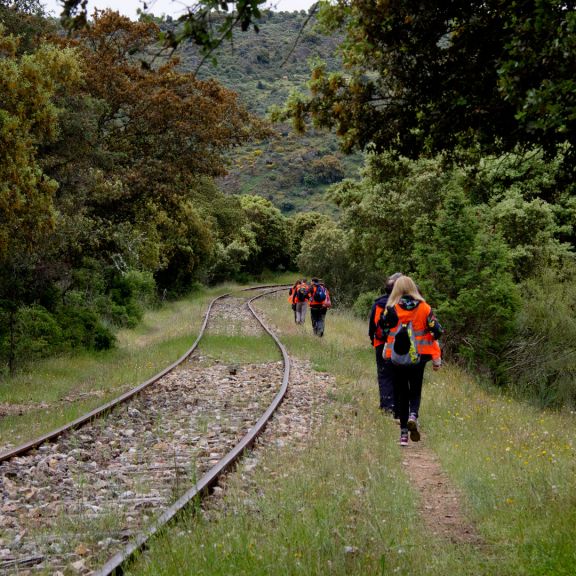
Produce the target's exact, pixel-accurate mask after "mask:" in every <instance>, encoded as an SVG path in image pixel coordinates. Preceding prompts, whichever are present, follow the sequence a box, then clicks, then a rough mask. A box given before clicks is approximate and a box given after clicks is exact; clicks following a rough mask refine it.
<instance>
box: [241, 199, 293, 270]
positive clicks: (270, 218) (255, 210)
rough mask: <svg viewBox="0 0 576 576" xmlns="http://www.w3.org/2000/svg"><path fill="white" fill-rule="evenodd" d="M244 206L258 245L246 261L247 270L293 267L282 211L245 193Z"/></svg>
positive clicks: (286, 227) (242, 200) (263, 200)
mask: <svg viewBox="0 0 576 576" xmlns="http://www.w3.org/2000/svg"><path fill="white" fill-rule="evenodd" d="M240 205H241V207H242V210H243V211H244V214H245V215H246V220H247V225H246V226H247V229H248V230H249V232H250V233H251V235H253V238H254V242H255V245H256V250H255V251H254V252H252V253H251V254H250V256H249V258H248V261H247V263H246V271H247V272H251V273H255V274H259V273H260V272H262V271H263V270H264V268H266V267H268V268H270V269H271V270H280V269H285V268H287V267H289V265H290V259H291V252H290V249H291V245H290V240H289V230H288V224H287V221H286V219H285V218H284V217H283V216H282V214H281V212H280V210H278V208H276V207H275V206H274V205H273V204H272V203H271V202H270V201H269V200H265V199H264V198H261V197H260V196H249V195H246V196H242V197H240Z"/></svg>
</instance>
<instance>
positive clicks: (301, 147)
mask: <svg viewBox="0 0 576 576" xmlns="http://www.w3.org/2000/svg"><path fill="white" fill-rule="evenodd" d="M259 22H260V25H259V29H260V31H259V32H258V33H256V32H254V31H253V30H250V31H248V32H246V33H238V34H236V35H235V36H234V38H233V41H232V42H224V44H223V45H222V46H221V47H220V48H219V49H218V50H216V51H214V53H213V54H212V55H211V56H210V57H209V58H207V59H206V60H204V61H203V64H202V66H201V67H200V68H198V66H199V64H200V62H201V61H202V57H201V55H200V51H199V49H198V47H196V46H195V45H194V44H193V43H183V44H181V45H180V47H179V49H178V52H177V54H178V56H179V58H180V59H181V66H182V68H183V69H184V70H187V71H191V70H196V69H198V75H199V77H200V78H215V79H217V80H218V81H219V82H221V83H222V84H223V85H224V86H226V87H227V88H230V89H231V90H233V91H235V92H237V93H238V94H239V98H240V101H241V102H242V103H244V104H245V105H246V107H247V108H248V109H249V110H250V111H251V112H254V113H255V114H258V115H259V116H266V115H267V114H268V113H269V111H270V110H271V109H273V108H274V107H283V106H284V104H285V103H286V101H287V100H288V97H289V96H290V94H291V92H292V91H294V90H299V91H306V90H307V88H306V86H307V84H308V82H309V80H310V70H311V67H312V65H313V63H314V62H318V61H323V62H325V63H326V66H327V69H328V70H329V71H336V70H338V69H339V68H340V66H341V59H340V56H339V51H338V46H339V44H340V42H341V41H342V39H343V36H342V34H331V35H325V34H322V33H321V31H320V30H318V26H317V22H316V20H315V19H312V20H310V21H308V14H307V13H306V12H304V11H300V12H272V11H269V10H266V11H264V12H263V14H262V18H261V19H260V20H259ZM170 24H171V23H170V22H167V23H165V24H164V25H162V27H163V28H164V27H168V29H170V27H171V26H170ZM173 26H174V24H172V27H173ZM230 159H231V165H230V166H229V169H228V174H227V175H226V176H225V177H224V178H222V179H220V180H219V183H220V185H221V186H222V189H223V190H224V191H225V192H226V193H248V194H259V195H261V196H264V197H265V198H267V199H269V200H271V201H272V202H273V203H274V205H275V206H277V207H278V208H280V209H281V210H282V212H284V213H287V214H289V213H294V212H297V211H302V210H305V211H309V210H318V211H320V212H324V213H334V211H335V208H336V207H335V205H334V204H333V203H330V202H327V201H326V199H325V198H324V192H325V191H326V190H327V188H328V187H329V185H330V184H333V183H335V182H338V181H340V180H342V179H343V178H344V177H347V178H355V177H356V176H357V174H358V171H359V168H360V167H361V163H362V156H361V154H358V153H356V154H351V155H350V154H343V153H342V152H341V151H340V147H339V144H338V139H337V137H336V135H335V134H333V133H330V132H326V131H316V130H310V131H309V132H307V133H306V134H305V135H297V134H296V133H295V131H294V130H293V129H292V128H291V126H290V123H284V124H277V125H275V127H274V135H273V137H272V138H270V139H267V140H263V141H259V142H255V143H252V144H250V145H246V146H243V147H242V148H241V149H240V150H237V151H234V152H233V153H232V154H231V156H230Z"/></svg>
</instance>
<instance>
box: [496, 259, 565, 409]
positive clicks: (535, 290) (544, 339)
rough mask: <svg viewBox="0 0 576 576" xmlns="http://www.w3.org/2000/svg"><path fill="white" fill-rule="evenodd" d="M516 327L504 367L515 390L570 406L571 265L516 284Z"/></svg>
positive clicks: (545, 402) (543, 402)
mask: <svg viewBox="0 0 576 576" xmlns="http://www.w3.org/2000/svg"><path fill="white" fill-rule="evenodd" d="M521 290H522V306H521V309H520V314H519V315H518V318H517V333H516V336H515V337H514V338H513V339H512V341H511V342H510V344H509V346H508V348H507V352H506V364H505V370H506V374H507V377H508V380H509V382H510V383H511V387H512V389H513V390H514V391H516V392H517V393H518V394H520V395H523V396H528V397H530V398H533V399H535V400H537V401H538V402H539V403H540V404H541V405H543V406H562V405H566V406H571V407H572V408H573V407H574V406H576V316H575V314H574V310H576V267H575V266H574V264H572V265H570V266H567V267H566V268H564V269H563V270H562V271H559V270H554V269H548V270H545V271H543V272H542V274H541V275H538V276H535V277H533V278H531V279H529V280H526V281H525V282H523V283H522V285H521Z"/></svg>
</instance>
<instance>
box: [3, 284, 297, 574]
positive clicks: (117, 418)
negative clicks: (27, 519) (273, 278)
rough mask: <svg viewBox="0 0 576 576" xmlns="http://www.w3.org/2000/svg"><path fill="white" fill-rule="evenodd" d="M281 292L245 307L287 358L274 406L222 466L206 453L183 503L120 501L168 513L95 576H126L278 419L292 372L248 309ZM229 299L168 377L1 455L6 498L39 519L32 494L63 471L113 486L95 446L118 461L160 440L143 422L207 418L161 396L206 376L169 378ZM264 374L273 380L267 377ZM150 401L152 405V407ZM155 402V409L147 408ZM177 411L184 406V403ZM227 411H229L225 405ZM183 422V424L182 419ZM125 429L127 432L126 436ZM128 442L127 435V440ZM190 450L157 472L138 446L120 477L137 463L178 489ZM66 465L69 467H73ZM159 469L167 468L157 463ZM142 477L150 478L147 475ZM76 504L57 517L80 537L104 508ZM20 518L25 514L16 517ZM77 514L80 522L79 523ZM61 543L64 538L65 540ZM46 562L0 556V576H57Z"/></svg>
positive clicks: (45, 507)
mask: <svg viewBox="0 0 576 576" xmlns="http://www.w3.org/2000/svg"><path fill="white" fill-rule="evenodd" d="M264 288H274V287H272V286H267V287H256V288H253V289H248V290H255V289H260V290H262V289H264ZM282 289H284V287H276V288H275V289H271V290H268V291H266V292H264V293H262V294H258V295H256V296H254V297H253V298H251V299H250V300H249V302H248V303H247V306H248V308H249V310H250V313H251V314H252V316H253V317H254V318H255V319H256V320H257V321H258V323H259V325H260V326H262V329H263V330H264V331H266V332H267V333H268V334H269V335H270V336H271V337H272V338H273V340H274V342H275V343H276V346H277V347H278V348H279V349H280V351H281V354H282V357H283V374H282V384H281V387H280V390H278V392H276V394H275V396H274V398H273V400H272V401H271V402H270V404H269V406H268V407H267V408H266V410H265V412H264V413H263V414H262V415H261V416H260V417H259V418H258V419H257V421H256V423H255V424H253V425H251V426H250V429H249V430H248V431H247V432H246V433H245V434H244V435H243V436H242V438H241V439H240V440H239V441H238V442H237V443H236V445H235V446H233V448H232V449H231V450H230V451H229V452H228V453H226V454H225V455H224V456H223V457H221V458H220V457H219V456H218V458H219V459H218V460H217V461H215V460H214V459H213V457H214V456H215V455H216V454H213V453H211V452H212V450H214V447H213V445H212V444H207V445H206V446H207V447H206V450H207V454H208V455H209V457H210V460H209V466H208V465H203V466H201V467H200V470H202V469H204V470H205V472H203V475H202V477H201V479H200V480H199V481H198V482H196V483H195V484H194V485H193V486H192V487H191V488H190V489H189V490H187V491H186V492H185V494H183V495H181V496H179V497H178V499H177V500H176V501H175V502H173V503H172V504H171V505H169V506H168V503H169V500H170V498H168V497H166V495H165V494H164V493H161V491H160V490H152V491H151V495H150V497H149V498H148V497H145V498H142V497H141V495H140V494H138V493H136V494H134V492H130V491H126V492H123V493H121V497H122V498H123V499H124V501H128V502H133V501H135V500H137V501H138V502H137V506H136V507H134V506H133V505H132V504H130V503H129V504H128V506H133V508H137V509H131V510H132V511H131V512H130V513H131V514H132V515H137V514H139V513H142V510H144V512H149V510H147V508H148V507H154V506H155V507H156V510H158V505H160V508H159V510H163V511H162V513H161V514H160V516H157V517H156V514H157V512H155V514H154V517H155V519H154V520H153V521H147V522H146V523H144V522H136V525H138V526H140V527H142V525H143V524H144V525H146V527H145V528H144V529H141V531H136V532H132V533H130V534H129V535H126V537H130V541H129V544H127V545H125V546H124V548H123V549H122V550H121V551H120V552H118V553H117V554H115V555H114V556H113V557H112V558H110V560H109V561H108V562H107V563H106V564H105V565H104V566H102V568H101V569H100V570H98V571H97V572H95V573H96V574H100V575H105V574H112V573H116V574H118V573H121V572H122V566H123V564H124V563H125V562H126V560H127V559H128V558H130V557H131V555H132V554H133V553H134V552H135V551H136V550H138V549H139V548H142V547H143V546H144V544H145V542H146V540H147V539H148V538H150V536H152V535H153V534H155V533H156V532H157V531H158V530H159V528H160V527H161V526H163V525H164V524H165V523H166V522H168V521H169V520H171V519H172V518H173V517H174V516H175V515H176V514H177V513H178V512H179V511H180V510H181V509H182V508H183V507H184V506H186V504H187V503H188V502H190V501H191V500H193V499H196V498H198V497H199V496H201V495H202V494H205V493H207V492H208V491H209V490H210V488H211V487H212V486H213V485H214V484H215V483H216V482H217V480H218V477H219V476H220V475H221V474H222V473H223V472H224V471H225V470H227V469H228V468H229V467H230V466H231V465H232V464H233V463H234V462H235V460H236V459H237V458H238V457H239V456H240V455H241V454H242V452H243V451H244V450H245V449H246V448H248V447H249V446H250V445H251V444H252V443H253V442H254V440H255V438H256V437H257V436H258V434H260V432H261V431H262V430H263V429H264V427H265V426H266V423H267V422H268V420H269V418H270V417H271V415H272V414H273V413H274V411H275V410H276V408H277V407H278V405H279V404H280V403H281V401H282V399H283V397H284V395H285V393H286V390H287V385H288V379H289V371H290V359H289V357H288V354H287V352H286V349H285V348H284V346H283V345H282V344H281V343H280V342H279V340H278V339H277V338H276V336H275V335H274V334H273V333H272V331H271V330H270V329H269V328H268V327H267V326H266V325H265V323H264V322H263V321H262V319H261V318H260V317H259V316H258V315H257V314H256V312H255V311H254V309H253V307H252V305H251V303H252V301H254V300H256V299H257V298H261V297H262V296H265V295H267V294H270V293H274V292H276V291H279V290H282ZM228 296H230V295H229V294H226V295H223V296H220V297H218V298H216V299H214V300H213V301H212V302H211V303H210V305H209V307H208V309H207V312H206V315H205V317H204V322H203V325H202V329H201V331H200V334H199V336H198V338H197V339H196V342H195V343H194V345H193V346H192V347H191V348H190V349H189V350H188V351H187V352H186V353H185V354H184V355H183V356H182V357H181V358H179V359H178V360H177V361H176V362H175V363H173V364H172V365H170V366H169V367H168V368H166V369H165V370H163V371H162V372H160V373H159V374H157V375H156V376H154V377H153V378H151V379H150V380H147V381H146V382H144V383H143V384H141V385H140V386H138V387H136V388H134V389H132V390H130V391H129V392H127V393H126V394H124V395H122V396H120V397H119V398H117V399H116V400H114V401H112V402H110V403H108V404H106V405H104V406H102V407H101V408H99V409H97V410H94V411H92V412H90V413H88V414H86V415H85V416H83V417H81V418H79V419H77V420H75V421H74V422H72V423H70V424H69V425H67V426H64V427H62V428H60V429H58V430H55V431H53V432H52V433H50V434H47V435H45V436H43V437H42V438H38V439H37V440H35V441H33V442H29V443H27V444H25V445H22V446H19V447H18V448H15V449H13V450H10V451H8V452H5V453H3V454H2V455H1V456H0V457H1V460H0V462H2V460H3V461H4V463H3V464H2V466H3V468H4V470H3V472H4V473H3V478H2V484H3V486H2V488H3V491H4V492H5V493H10V492H12V494H16V492H17V493H18V494H17V496H14V498H19V499H20V500H21V501H24V509H26V508H28V510H32V511H34V512H35V513H38V510H37V509H34V502H35V501H38V498H39V494H36V495H34V490H36V488H34V486H36V487H38V486H42V482H43V481H44V479H46V482H48V481H54V479H55V477H57V473H58V472H59V471H60V469H61V468H64V469H66V470H68V469H69V468H70V470H75V471H74V472H70V471H69V473H72V474H76V475H77V474H78V473H80V474H81V475H83V474H86V475H87V479H86V480H85V482H86V483H87V489H88V490H90V489H92V490H94V489H95V488H97V487H98V486H103V485H105V484H106V483H108V484H110V482H111V479H110V477H111V475H114V473H115V470H114V469H112V471H110V468H109V467H108V462H105V461H103V460H102V458H103V455H102V454H100V455H98V456H96V455H95V454H94V453H92V451H91V450H90V445H91V444H98V445H99V446H100V447H101V446H102V444H104V445H105V448H106V450H105V454H109V453H110V452H111V453H112V454H114V453H116V455H118V454H119V452H120V450H119V448H124V449H125V448H126V446H124V440H126V443H127V444H128V442H129V441H131V439H132V438H131V435H134V436H137V437H139V438H141V437H143V436H147V437H148V439H149V440H152V439H153V438H154V436H155V434H153V433H152V431H151V425H155V424H150V423H148V424H146V425H145V426H144V424H145V422H151V423H154V418H155V416H157V415H161V416H162V418H164V419H165V420H166V421H170V424H171V420H172V418H173V417H178V418H180V419H182V418H184V419H189V418H194V417H195V416H192V413H196V414H198V412H200V413H202V410H203V408H202V407H194V408H191V407H190V406H185V407H182V408H184V409H183V410H182V409H181V410H180V413H178V412H177V411H176V412H170V410H171V409H172V408H173V407H174V400H170V401H169V402H165V398H164V396H166V394H168V393H169V392H170V390H179V387H180V386H181V385H182V374H183V373H185V374H188V372H189V371H192V372H191V373H192V375H194V374H195V375H196V376H195V378H196V380H198V375H199V374H202V370H204V368H202V366H199V365H198V366H196V367H195V368H183V369H182V370H179V371H177V373H174V374H169V373H170V372H172V371H173V370H174V368H176V367H177V366H179V365H181V364H183V363H184V361H185V360H186V359H188V358H190V356H191V355H192V353H193V352H194V351H195V350H196V348H197V347H198V344H199V343H200V341H201V339H202V337H203V335H204V332H205V330H206V327H207V325H208V321H209V317H210V314H211V312H212V310H213V307H214V304H216V303H218V302H219V301H222V300H223V299H224V298H226V297H228ZM187 366H188V367H190V366H192V365H191V364H189V363H188V364H187ZM215 368H218V367H217V366H216V367H214V366H213V367H212V369H211V368H210V367H208V368H207V369H206V370H205V371H206V372H207V374H208V373H209V374H208V375H207V376H206V377H205V378H204V381H203V384H194V383H192V384H189V383H188V382H184V388H185V389H188V390H194V389H195V388H194V386H196V387H198V386H199V387H200V389H202V387H204V388H206V383H212V382H211V380H210V379H211V378H212V379H213V378H215V377H216V376H215V375H214V374H215V371H214V369H215ZM222 368H225V367H223V366H220V367H219V369H220V373H221V372H222ZM210 370H211V372H210ZM187 371H188V372H187ZM275 371H276V368H274V369H273V372H275ZM266 373H267V374H268V372H266ZM278 375H279V376H280V371H279V372H278ZM231 378H233V377H231ZM156 382H159V384H158V386H156V387H152V388H150V385H151V384H153V383H156ZM239 386H240V388H242V384H239ZM270 386H271V384H268V385H267V386H266V388H270ZM158 387H159V388H158ZM148 388H150V389H152V390H154V392H153V393H150V392H148V391H147V390H146V389H148ZM156 390H158V391H159V392H157V391H156ZM270 392H271V393H273V391H272V389H270ZM140 393H142V394H140ZM198 393H199V392H198V391H197V392H195V394H198ZM138 394H140V396H139V398H141V400H139V401H138V402H140V404H138V402H136V403H135V402H134V400H133V399H134V398H135V397H136V395H138ZM158 394H160V396H158ZM248 394H254V391H253V390H251V391H249V392H248ZM256 394H257V395H258V396H260V395H261V392H258V391H256ZM267 394H268V391H265V392H264V394H262V395H263V397H264V398H265V397H266V396H267ZM162 395H164V396H162ZM151 397H152V400H151V399H150V398H151ZM128 400H132V402H130V403H129V405H128V409H127V410H124V409H122V410H120V409H119V408H117V407H118V406H119V405H121V404H123V403H126V402H127V401H128ZM226 400H228V399H226ZM195 401H198V399H197V398H196V399H195ZM150 402H153V403H152V404H150ZM177 402H178V401H177ZM216 402H217V400H216ZM171 403H172V404H171ZM179 403H180V404H182V400H181V399H180V402H179ZM209 404H210V402H209ZM212 404H214V401H212ZM224 404H226V402H225V403H224ZM164 406H167V407H168V411H167V415H165V414H163V413H162V412H161V411H162V410H163V409H164V408H163V407H164ZM138 408H140V410H138ZM149 408H151V411H152V414H147V411H148V409H149ZM249 408H251V409H252V412H253V411H254V408H256V409H257V408H258V405H256V404H254V405H251V406H249ZM113 409H115V410H113ZM262 409H263V408H262ZM215 410H216V412H215V414H219V412H218V409H215ZM182 414H183V415H184V416H182ZM130 416H132V422H133V421H134V419H136V420H137V421H138V425H141V426H142V427H141V428H137V427H136V426H131V422H130ZM215 417H216V419H220V416H219V415H216V416H215ZM240 418H241V419H242V416H240ZM248 418H249V419H250V421H251V422H254V420H256V418H257V416H255V418H254V420H252V418H251V417H250V416H249V417H246V415H244V418H243V420H244V421H247V420H248ZM91 422H93V423H94V424H93V425H91V426H89V427H88V432H83V431H82V430H77V429H78V428H82V427H84V426H85V425H86V424H88V423H91ZM220 424H223V422H222V421H220ZM220 424H218V425H216V428H217V429H220V428H222V427H226V425H225V424H224V425H223V426H220ZM118 426H120V427H121V428H120V430H121V433H120V434H121V436H120V446H118V444H119V442H118V436H115V435H114V434H117V433H112V432H110V431H111V430H112V429H113V428H114V427H116V429H117V428H118ZM178 426H179V425H178V424H177V425H176V428H177V429H176V434H177V435H178V434H179V433H181V430H179V429H178ZM122 427H124V428H126V429H125V430H123V429H122ZM131 427H134V428H136V431H135V430H131V429H130V428H131ZM240 428H242V427H240ZM244 429H245V427H244ZM98 430H100V431H101V432H103V435H102V436H98ZM130 433H131V434H130ZM124 434H125V435H126V438H125V439H124ZM209 435H210V434H209ZM212 436H214V434H212ZM60 437H62V440H59V438H60ZM109 439H111V440H110V442H109V444H110V445H111V446H107V444H108V440H109ZM186 440H188V444H186ZM192 440H195V438H192ZM228 442H229V441H228V440H225V444H228ZM45 443H49V444H48V449H45V447H44V446H43V444H45ZM189 444H190V439H189V438H188V439H186V438H185V442H184V444H183V445H179V446H178V448H174V466H168V465H165V466H162V465H158V461H157V460H154V458H152V460H151V462H152V464H151V462H150V461H146V458H142V456H141V455H140V453H139V452H140V450H142V449H143V450H144V451H145V452H148V451H149V449H148V447H144V444H142V445H141V446H140V447H138V444H136V448H131V449H130V451H129V452H131V453H132V455H131V456H133V457H134V458H132V459H130V458H129V459H128V466H129V467H132V468H130V470H128V471H127V469H126V468H125V469H123V470H122V471H121V476H122V475H126V474H130V473H137V474H142V473H143V471H142V470H140V469H138V470H137V469H136V464H133V462H134V463H142V462H144V464H145V467H144V468H145V470H148V471H150V472H149V473H150V474H157V473H158V471H159V470H160V473H161V474H164V475H165V474H167V473H168V474H169V473H172V472H173V471H175V472H176V484H178V469H179V468H181V469H184V468H189V466H190V456H188V460H186V461H185V460H182V461H178V462H177V456H180V454H177V452H178V450H180V451H181V452H182V454H186V453H189V452H190V446H189ZM149 445H150V444H148V446H149ZM111 448H115V449H111ZM221 451H222V450H221V449H220V447H218V448H217V449H216V453H219V452H221ZM93 452H96V450H94V451H93ZM27 454H32V455H33V456H32V457H30V456H27ZM122 457H123V456H122ZM193 458H194V457H193ZM99 459H100V461H101V462H102V466H101V467H100V466H97V461H98V460H99ZM76 460H79V461H81V460H84V461H85V463H84V464H88V468H87V467H86V466H85V465H83V467H81V468H80V472H78V468H75V466H76V464H77V462H76ZM69 463H70V466H68V464H69ZM78 463H82V462H78ZM207 463H208V461H207ZM160 464H162V463H161V462H160ZM20 466H21V468H20ZM146 466H148V468H146ZM21 469H22V470H23V472H22V473H21V472H20V470H21ZM144 473H146V474H148V472H144ZM184 476H185V474H184ZM26 478H30V480H31V482H30V483H29V484H30V485H31V486H32V487H31V488H30V487H29V488H30V490H31V491H30V492H26V493H24V490H25V487H26V486H27V482H26ZM39 478H40V481H39ZM121 479H122V478H121ZM121 485H122V483H120V489H119V487H118V486H115V487H114V490H113V491H112V494H114V493H118V492H119V490H121ZM42 489H46V487H43V488H42ZM108 489H109V487H105V488H104V487H103V488H102V492H103V493H106V496H105V499H107V498H109V495H108V493H107V492H106V490H108ZM76 491H77V488H76ZM136 492H138V491H136ZM180 493H181V490H180ZM9 495H10V494H9ZM30 495H31V496H30ZM49 495H50V494H49ZM28 497H30V501H29V504H30V505H29V506H27V505H26V501H25V499H26V498H28ZM74 498H76V500H72V504H73V506H68V507H64V508H62V507H61V508H60V514H66V516H68V514H69V513H70V514H71V517H72V519H71V520H70V522H71V523H72V525H73V530H76V531H77V530H79V529H80V528H78V526H79V524H78V525H74V517H76V518H77V519H78V520H77V521H82V520H84V518H85V516H86V510H85V509H86V507H88V508H90V509H94V510H96V512H98V510H97V509H98V508H99V505H94V504H99V502H94V501H92V500H89V499H88V498H86V499H85V498H84V496H83V494H80V495H78V494H76V495H75V496H74ZM45 500H48V498H46V499H44V498H42V497H40V501H41V502H42V505H41V506H40V508H41V509H42V510H41V512H40V516H42V515H46V514H48V513H49V511H50V503H48V502H45ZM14 501H15V500H13V502H14ZM66 504H68V505H69V504H70V501H68V502H67V503H66ZM76 504H77V505H76ZM8 506H10V499H8ZM166 506H168V507H166ZM159 510H158V511H159ZM18 514H20V511H18ZM75 514H76V516H74V515H75ZM48 515H49V514H48ZM95 516H98V514H97V513H96V514H95ZM120 516H121V515H120ZM145 516H146V515H145ZM1 528H2V523H0V536H1V535H2V530H1ZM103 534H104V536H105V531H103ZM22 536H23V534H22V533H20V534H19V535H17V536H16V538H22ZM60 536H61V537H65V536H63V535H60ZM116 544H118V541H116ZM83 548H85V546H83V545H82V544H81V545H79V546H78V547H77V553H80V554H82V553H83ZM115 548H116V549H118V546H117V545H116V546H115ZM0 552H1V551H0ZM99 556H102V552H100V554H99ZM28 560H29V561H28ZM45 560H46V558H44V557H41V556H36V557H34V555H31V556H30V558H29V559H27V558H26V557H20V558H16V559H14V562H13V564H11V562H10V560H6V559H2V557H1V556H0V572H2V573H6V571H7V570H8V571H10V568H11V566H12V567H13V569H15V570H19V569H20V570H21V569H22V568H24V566H27V565H28V566H33V565H34V564H39V568H40V570H52V572H48V573H54V572H53V570H54V569H55V568H54V566H52V565H51V566H49V567H47V566H46V564H45V562H44V561H45ZM76 564H78V569H77V570H76V567H75V570H76V571H77V572H78V573H84V571H85V570H88V568H87V567H85V568H84V567H83V566H82V565H81V564H82V560H80V561H78V562H76ZM9 573H10V572H9ZM44 573H46V572H44ZM91 573H92V572H91Z"/></svg>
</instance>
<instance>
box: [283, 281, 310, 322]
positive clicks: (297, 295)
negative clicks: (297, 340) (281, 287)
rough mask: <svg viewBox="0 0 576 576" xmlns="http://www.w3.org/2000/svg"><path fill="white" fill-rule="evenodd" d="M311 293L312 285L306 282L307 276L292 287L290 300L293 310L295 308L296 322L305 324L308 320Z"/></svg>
mask: <svg viewBox="0 0 576 576" xmlns="http://www.w3.org/2000/svg"><path fill="white" fill-rule="evenodd" d="M309 294H310V287H309V286H308V284H307V283H306V278H302V280H297V281H296V283H295V284H294V286H292V288H290V291H289V296H288V302H290V303H291V304H292V310H294V322H296V324H304V322H305V321H306V310H308V296H309Z"/></svg>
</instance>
